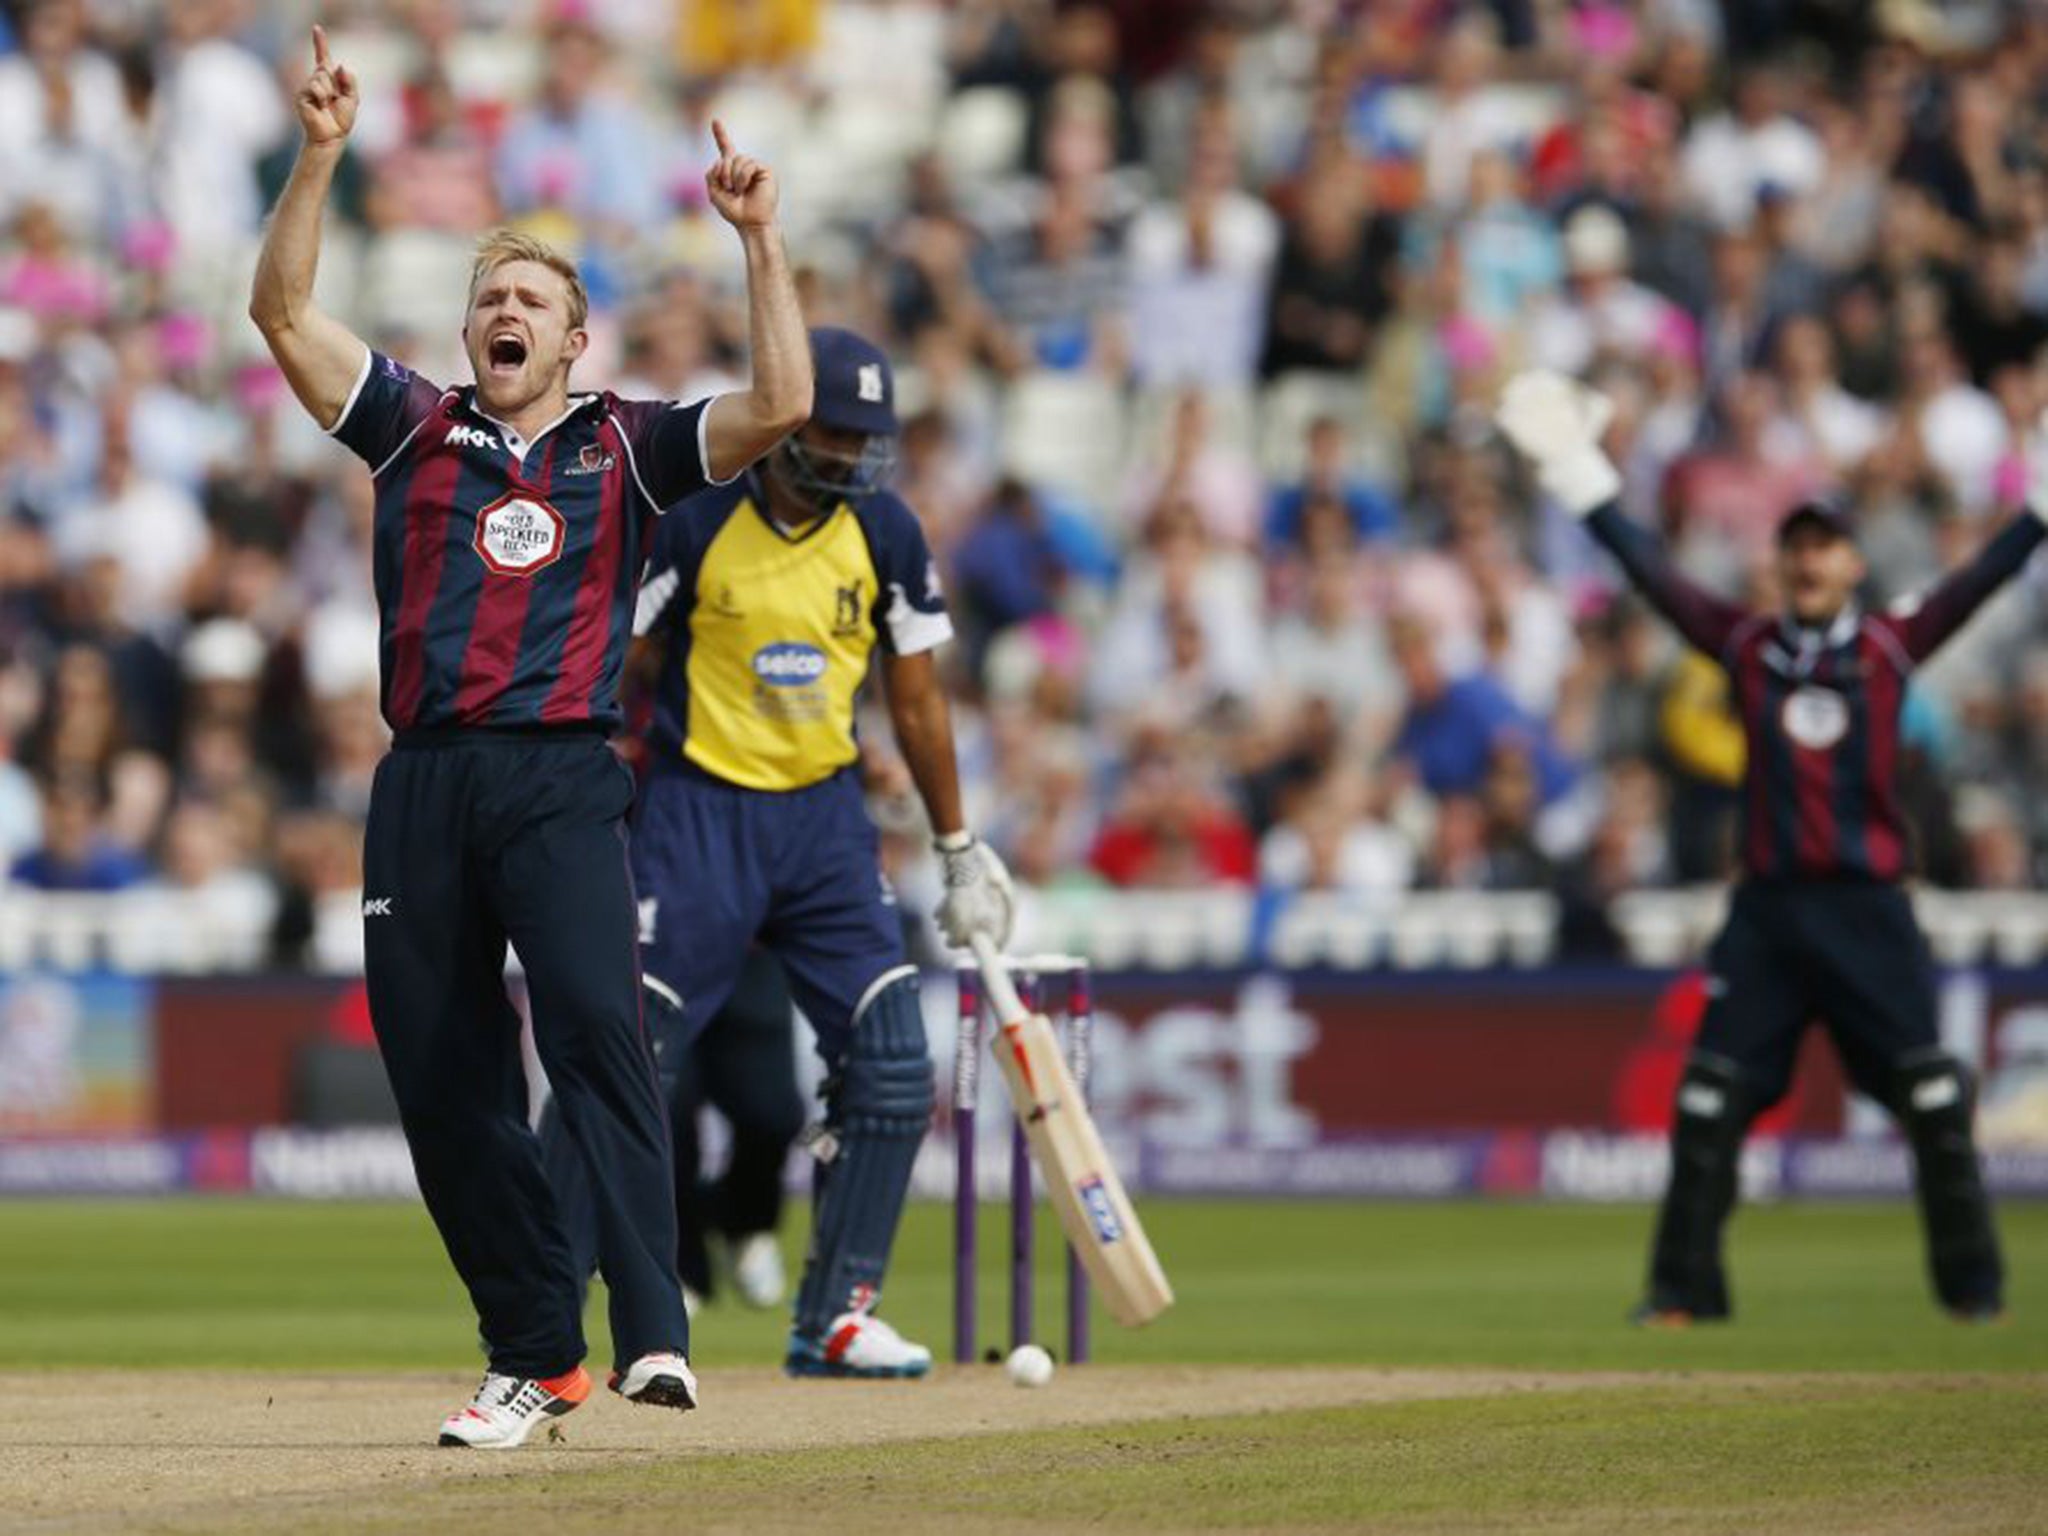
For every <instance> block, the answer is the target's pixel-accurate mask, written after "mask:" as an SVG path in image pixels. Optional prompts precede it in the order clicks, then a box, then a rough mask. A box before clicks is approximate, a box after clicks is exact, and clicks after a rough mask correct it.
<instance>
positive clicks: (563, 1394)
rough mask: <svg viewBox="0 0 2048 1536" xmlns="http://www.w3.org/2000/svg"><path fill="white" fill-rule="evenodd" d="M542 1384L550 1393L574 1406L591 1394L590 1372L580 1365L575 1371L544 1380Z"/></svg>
mask: <svg viewBox="0 0 2048 1536" xmlns="http://www.w3.org/2000/svg"><path fill="white" fill-rule="evenodd" d="M541 1385H542V1386H543V1387H545V1388H547V1390H548V1392H549V1394H550V1395H552V1396H554V1397H558V1398H560V1399H561V1400H562V1401H563V1402H565V1403H567V1404H568V1405H569V1406H570V1407H572V1408H573V1407H575V1406H577V1405H578V1404H579V1403H581V1402H582V1401H583V1400H584V1399H585V1398H587V1397H589V1396H590V1372H588V1371H586V1370H585V1369H583V1367H582V1366H580V1365H579V1366H577V1367H576V1369H575V1370H573V1371H570V1372H567V1373H566V1374H564V1375H561V1376H555V1377H551V1378H549V1379H548V1380H545V1381H543V1382H542V1383H541Z"/></svg>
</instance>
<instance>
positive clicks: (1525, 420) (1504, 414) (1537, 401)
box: [1494, 369, 1621, 517]
mask: <svg viewBox="0 0 2048 1536" xmlns="http://www.w3.org/2000/svg"><path fill="white" fill-rule="evenodd" d="M1613 416H1614V402H1613V401H1612V400H1609V399H1608V398H1607V397H1606V396H1605V395H1603V394H1601V393H1600V392H1599V391H1598V390H1597V389H1589V388H1588V387H1587V386H1585V385H1584V384H1581V383H1579V382H1578V381H1577V380H1575V379H1568V378H1566V377H1565V376H1564V375H1563V374H1561V373H1551V372H1549V371H1548V370H1543V369H1539V370H1537V371H1535V372H1532V373H1518V374H1516V375H1515V376H1514V377H1513V378H1512V379H1509V380H1508V384H1507V388H1505V389H1503V390H1502V391H1501V392H1500V406H1499V408H1498V409H1497V410H1495V412H1494V420H1495V421H1497V422H1499V423H1500V429H1501V431H1502V432H1504V433H1506V434H1507V439H1508V441H1509V442H1511V443H1513V444H1514V445H1515V448H1516V450H1517V451H1518V452H1519V453H1520V454H1521V455H1522V456H1523V457H1524V458H1526V459H1527V460H1528V461H1529V462H1530V463H1531V464H1533V465H1534V466H1535V468H1536V480H1537V483H1538V484H1540V485H1541V486H1542V487H1543V490H1544V494H1546V495H1548V496H1550V497H1551V498H1552V499H1554V500H1555V501H1557V502H1558V503H1559V504H1560V505H1561V506H1563V507H1564V509H1565V510H1566V511H1568V512H1570V513H1571V514H1572V515H1573V516H1574V517H1584V516H1585V515H1586V514H1587V513H1589V512H1591V511H1593V510H1594V509H1595V508H1597V507H1600V506H1604V505H1605V504H1606V503H1608V502H1610V501H1612V500H1614V498H1615V497H1617V496H1619V495H1620V494H1621V476H1620V474H1619V473H1617V472H1616V470H1615V468H1614V465H1613V463H1612V462H1611V461H1610V460H1609V459H1608V457H1607V455H1606V453H1605V452H1603V451H1602V449H1601V447H1600V439H1601V437H1602V436H1603V435H1604V434H1605V433H1606V431H1607V423H1608V422H1609V420H1611V419H1612V418H1613Z"/></svg>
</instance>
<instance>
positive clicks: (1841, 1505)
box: [292, 1378, 2048, 1536]
mask: <svg viewBox="0 0 2048 1536" xmlns="http://www.w3.org/2000/svg"><path fill="white" fill-rule="evenodd" d="M1852 1381H1853V1378H1846V1379H1845V1381H1844V1384H1842V1385H1840V1386H1807V1387H1802V1388H1800V1389H1798V1390H1796V1391H1793V1392H1789V1393H1780V1394H1773V1395H1771V1396H1768V1397H1759V1396H1757V1395H1756V1394H1754V1393H1748V1394H1745V1393H1743V1392H1741V1391H1739V1390H1731V1389H1728V1388H1724V1387H1719V1386H1716V1385H1714V1384H1712V1383H1711V1382H1709V1383H1703V1384H1701V1385H1700V1386H1698V1387H1689V1388H1687V1389H1686V1390H1683V1391H1679V1390H1673V1389H1661V1390H1659V1389H1650V1390H1643V1391H1631V1392H1603V1393H1590V1392H1589V1393H1583V1394H1572V1395H1545V1396H1543V1397H1542V1398H1540V1399H1529V1398H1513V1397H1509V1398H1495V1399H1484V1400H1477V1401H1452V1402H1431V1403H1408V1404H1400V1405H1389V1406H1383V1407H1358V1408H1339V1409H1328V1410H1324V1411H1321V1412H1314V1413H1306V1412H1304V1413H1272V1414H1261V1415H1255V1416H1239V1417H1221V1418H1213V1419H1190V1420H1183V1421H1180V1422H1168V1423H1146V1424H1134V1425H1128V1426H1117V1427H1116V1428H1115V1429H1114V1431H1113V1432H1110V1433H1105V1432H1104V1431H1103V1430H1101V1429H1099V1428H1098V1429H1077V1430H1058V1431H1044V1432H1039V1433H1034V1434H1027V1435H1015V1436H984V1437H980V1438H976V1439H969V1440H934V1441H923V1442H915V1443H912V1444H909V1445H905V1446H892V1447H890V1449H889V1452H888V1454H887V1455H886V1456H884V1457H877V1456H876V1455H875V1454H874V1453H873V1452H872V1451H870V1450H867V1449H861V1448H853V1449H839V1450H829V1451H807V1452H802V1453H783V1454H777V1455H764V1456H733V1455H725V1456H713V1457H705V1458H702V1459H694V1460H691V1461H688V1462H681V1461H672V1462H661V1463H655V1464H651V1465H644V1466H636V1467H624V1468H610V1469H607V1470H606V1471H604V1472H602V1473H583V1474H572V1475H567V1476H562V1477H557V1478H554V1479H551V1480H550V1486H549V1489H548V1492H549V1499H548V1502H547V1506H546V1507H547V1514H546V1516H545V1518H546V1520H547V1522H548V1524H549V1526H550V1528H551V1529H553V1530H555V1531H558V1532H565V1533H569V1536H583V1533H588V1536H599V1533H603V1536H617V1533H618V1532H621V1531H632V1532H639V1531H648V1532H652V1531H655V1530H661V1529H669V1528H674V1527H672V1526H665V1525H663V1524H662V1521H663V1520H664V1519H665V1520H668V1521H671V1522H672V1521H674V1520H676V1519H677V1518H678V1514H677V1513H670V1514H668V1515H665V1516H654V1515H651V1514H650V1511H670V1512H687V1518H688V1524H689V1526H690V1527H691V1528H694V1529H712V1530H762V1529H784V1530H796V1529H805V1530H835V1531H838V1530H851V1531H886V1532H890V1533H892V1536H911V1533H916V1536H923V1533H926V1532H940V1531H945V1532H953V1531H962V1530H1027V1529H1028V1530H1032V1531H1044V1530H1078V1529H1087V1530H1091V1531H1095V1530H1104V1529H1108V1530H1120V1531H1132V1532H1152V1533H1157V1532H1162V1531H1178V1530H1204V1529H1211V1530H1229V1529H1249V1530H1324V1531H1358V1530H1373V1531H1381V1532H1412V1533H1420V1532H1446V1531H1498V1532H1525V1531H1529V1530H1536V1529H1540V1530H1543V1531H1547V1532H1570V1533H1577V1532H1593V1531H1606V1532H1628V1533H1632V1536H1633V1533H1640V1532H1644V1531H1686V1532H1726V1533H1736V1532H1741V1533H1754V1532H1758V1531H1779V1532H1793V1531H1797V1532H1801V1533H1809V1536H1811V1533H1820V1532H1842V1533H1849V1532H1855V1533H1859V1536H1868V1533H1871V1532H1894V1531H1895V1532H1901V1533H1904V1532H1912V1533H1915V1536H1921V1533H1926V1532H1930V1531H1977V1532H2014V1533H2018V1532H2033V1531H2038V1530H2040V1529H2041V1524H2040V1520H2039V1515H2040V1511H2041V1505H2040V1502H2039V1501H2040V1499H2041V1497H2042V1495H2043V1493H2044V1491H2048V1478H2044V1477H2043V1475H2042V1473H2041V1470H2040V1468H2039V1466H2038V1464H2037V1461H2038V1459H2037V1458H2035V1457H2034V1456H2033V1455H2032V1450H2033V1446H2034V1441H2033V1438H2032V1436H2033V1426H2035V1425H2038V1424H2039V1422H2040V1419H2041V1415H2042V1414H2043V1413H2044V1412H2048V1391H2044V1390H2043V1389H2042V1388H2041V1387H2040V1386H2039V1385H2038V1384H2034V1385H2032V1386H2031V1387H2028V1386H2021V1385H2019V1384H2017V1383H2016V1384H2014V1385H2010V1386H2000V1387H1991V1388H1978V1389H1976V1390H1973V1391H1972V1392H1971V1393H1970V1395H1969V1396H1968V1397H1967V1398H1964V1397H1962V1396H1960V1395H1959V1394H1958V1393H1957V1392H1955V1391H1954V1390H1952V1389H1944V1388H1942V1387H1939V1386H1935V1385H1922V1386H1901V1385H1899V1384H1897V1383H1888V1384H1886V1385H1885V1386H1884V1387H1882V1388H1875V1387H1872V1386H1869V1385H1864V1386H1861V1387H1858V1386H1855V1385H1851V1384H1849V1383H1850V1382H1852ZM529 1507H530V1506H529ZM504 1508H505V1494H504V1491H503V1490H502V1489H501V1488H490V1487H481V1486H479V1485H477V1484H476V1483H474V1482H469V1483H461V1482H456V1483H445V1484H442V1485H440V1486H439V1487H437V1488H435V1489H433V1490H432V1491H430V1492H424V1493H420V1494H417V1495H410V1496H408V1495H404V1494H401V1495H399V1496H398V1497H396V1498H394V1499H392V1500H391V1501H390V1502H389V1503H385V1504H380V1505H379V1506H377V1507H374V1508H363V1507H360V1506H359V1507H357V1508H354V1509H351V1510H350V1511H349V1512H348V1513H347V1514H346V1515H343V1516H336V1517H335V1518H333V1519H332V1521H331V1522H330V1521H329V1520H326V1519H322V1518H319V1517H317V1516H316V1517H314V1518H312V1519H310V1520H308V1519H303V1518H302V1519H299V1520H296V1521H295V1522H294V1524H293V1526H292V1530H293V1533H294V1536H343V1533H348V1536H405V1533H410V1532H414V1531H419V1530H424V1529H429V1528H431V1527H440V1528H444V1529H454V1528H458V1522H461V1523H477V1522H483V1521H488V1520H491V1519H493V1518H494V1517H498V1516H501V1515H502V1514H503V1511H504Z"/></svg>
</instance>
